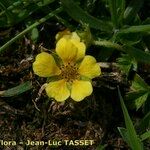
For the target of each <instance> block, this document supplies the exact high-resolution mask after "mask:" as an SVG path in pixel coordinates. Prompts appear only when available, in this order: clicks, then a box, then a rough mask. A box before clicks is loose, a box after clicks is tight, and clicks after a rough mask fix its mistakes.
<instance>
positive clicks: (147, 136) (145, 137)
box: [140, 130, 150, 141]
mask: <svg viewBox="0 0 150 150" xmlns="http://www.w3.org/2000/svg"><path fill="white" fill-rule="evenodd" d="M140 138H141V141H144V140H146V139H148V138H150V130H149V131H147V132H145V133H143V134H142V135H141V136H140Z"/></svg>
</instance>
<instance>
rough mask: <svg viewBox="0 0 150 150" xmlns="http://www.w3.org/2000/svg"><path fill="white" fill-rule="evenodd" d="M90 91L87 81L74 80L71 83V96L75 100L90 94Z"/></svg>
mask: <svg viewBox="0 0 150 150" xmlns="http://www.w3.org/2000/svg"><path fill="white" fill-rule="evenodd" d="M92 91H93V88H92V85H91V83H90V82H89V81H81V80H80V81H79V80H75V81H74V82H73V84H72V89H71V98H72V99H73V100H75V101H81V100H83V99H84V98H85V97H86V96H89V95H91V94H92Z"/></svg>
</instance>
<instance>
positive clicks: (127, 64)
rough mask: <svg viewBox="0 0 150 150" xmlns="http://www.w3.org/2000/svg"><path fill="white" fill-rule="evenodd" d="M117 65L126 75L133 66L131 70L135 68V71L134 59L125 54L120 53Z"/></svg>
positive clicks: (135, 63)
mask: <svg viewBox="0 0 150 150" xmlns="http://www.w3.org/2000/svg"><path fill="white" fill-rule="evenodd" d="M117 66H118V67H119V68H120V70H121V71H122V72H123V73H125V74H126V75H128V74H129V72H130V70H131V68H133V70H135V71H136V70H137V62H136V60H135V59H134V58H133V57H131V56H129V55H127V54H122V57H119V58H118V59H117Z"/></svg>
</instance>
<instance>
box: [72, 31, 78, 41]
mask: <svg viewBox="0 0 150 150" xmlns="http://www.w3.org/2000/svg"><path fill="white" fill-rule="evenodd" d="M71 39H75V40H77V41H79V42H80V37H79V36H78V34H77V33H76V32H72V34H71Z"/></svg>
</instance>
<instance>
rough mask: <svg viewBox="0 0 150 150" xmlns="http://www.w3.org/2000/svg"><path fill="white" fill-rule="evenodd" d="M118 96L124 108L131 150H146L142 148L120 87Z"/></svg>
mask: <svg viewBox="0 0 150 150" xmlns="http://www.w3.org/2000/svg"><path fill="white" fill-rule="evenodd" d="M118 94H119V98H120V103H121V108H122V111H123V115H124V120H125V125H126V129H127V133H128V137H129V141H130V145H131V148H132V149H133V150H144V149H143V146H142V143H141V142H140V140H139V138H138V136H137V134H136V131H135V129H134V126H133V123H132V120H131V118H130V116H129V114H128V110H127V108H126V106H125V104H124V101H123V98H122V96H121V93H120V90H119V87H118Z"/></svg>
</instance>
